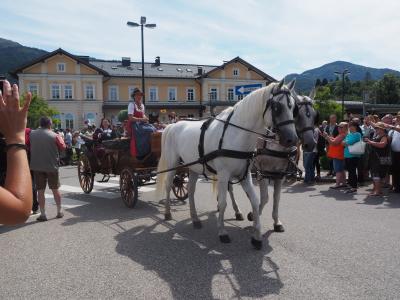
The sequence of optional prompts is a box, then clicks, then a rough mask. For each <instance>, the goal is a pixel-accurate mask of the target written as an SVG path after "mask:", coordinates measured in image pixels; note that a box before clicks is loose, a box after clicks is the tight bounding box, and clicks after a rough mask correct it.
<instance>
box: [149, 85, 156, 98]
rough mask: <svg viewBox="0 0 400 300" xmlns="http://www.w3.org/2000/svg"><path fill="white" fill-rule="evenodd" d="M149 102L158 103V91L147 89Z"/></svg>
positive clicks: (151, 88) (154, 88)
mask: <svg viewBox="0 0 400 300" xmlns="http://www.w3.org/2000/svg"><path fill="white" fill-rule="evenodd" d="M149 100H150V101H158V90H157V88H156V87H150V88H149Z"/></svg>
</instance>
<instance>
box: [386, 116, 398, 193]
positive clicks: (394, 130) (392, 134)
mask: <svg viewBox="0 0 400 300" xmlns="http://www.w3.org/2000/svg"><path fill="white" fill-rule="evenodd" d="M389 128H391V130H390V131H389V134H388V136H389V138H390V140H391V150H392V184H393V192H395V193H400V112H398V113H397V116H396V121H395V125H394V126H389Z"/></svg>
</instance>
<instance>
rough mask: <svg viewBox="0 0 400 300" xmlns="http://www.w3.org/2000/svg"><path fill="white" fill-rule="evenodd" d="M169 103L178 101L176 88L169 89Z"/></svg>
mask: <svg viewBox="0 0 400 300" xmlns="http://www.w3.org/2000/svg"><path fill="white" fill-rule="evenodd" d="M168 101H176V88H175V87H169V88H168Z"/></svg>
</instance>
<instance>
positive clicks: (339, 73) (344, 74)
mask: <svg viewBox="0 0 400 300" xmlns="http://www.w3.org/2000/svg"><path fill="white" fill-rule="evenodd" d="M335 74H336V75H342V121H343V117H344V77H345V76H346V75H348V74H350V72H349V70H347V69H344V70H343V72H335Z"/></svg>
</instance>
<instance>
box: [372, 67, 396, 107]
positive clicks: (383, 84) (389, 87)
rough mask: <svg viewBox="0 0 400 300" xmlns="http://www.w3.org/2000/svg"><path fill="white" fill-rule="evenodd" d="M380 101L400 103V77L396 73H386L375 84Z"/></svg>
mask: <svg viewBox="0 0 400 300" xmlns="http://www.w3.org/2000/svg"><path fill="white" fill-rule="evenodd" d="M373 90H374V94H375V97H376V100H377V102H378V103H387V104H396V103H400V78H399V77H397V76H396V75H394V74H385V76H383V78H382V79H381V80H379V81H377V82H376V83H375V84H374V86H373Z"/></svg>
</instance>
